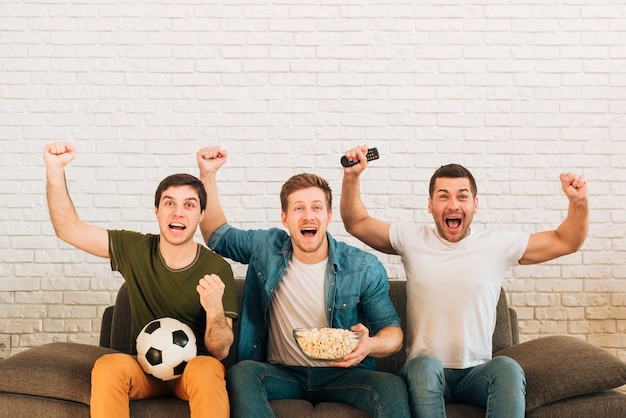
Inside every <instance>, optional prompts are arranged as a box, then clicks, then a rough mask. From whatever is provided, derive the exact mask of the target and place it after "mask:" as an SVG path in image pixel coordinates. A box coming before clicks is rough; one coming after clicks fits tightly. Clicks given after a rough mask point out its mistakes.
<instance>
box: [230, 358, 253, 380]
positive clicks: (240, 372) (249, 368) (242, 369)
mask: <svg viewBox="0 0 626 418" xmlns="http://www.w3.org/2000/svg"><path fill="white" fill-rule="evenodd" d="M257 364H258V363H257V362H256V361H252V360H242V361H240V362H238V363H235V364H233V365H232V366H230V368H229V369H228V370H227V371H226V380H227V381H245V380H249V379H253V378H254V377H253V376H258V372H257Z"/></svg>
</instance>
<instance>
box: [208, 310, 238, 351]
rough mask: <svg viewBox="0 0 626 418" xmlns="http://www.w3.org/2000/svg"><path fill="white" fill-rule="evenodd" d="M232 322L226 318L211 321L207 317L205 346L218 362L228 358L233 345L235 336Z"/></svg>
mask: <svg viewBox="0 0 626 418" xmlns="http://www.w3.org/2000/svg"><path fill="white" fill-rule="evenodd" d="M231 321H232V320H231V319H229V318H226V317H221V318H214V319H210V318H209V317H207V325H206V331H205V334H204V345H205V346H206V348H207V350H209V353H210V354H211V355H212V356H213V357H215V358H216V359H218V360H223V359H224V358H226V356H228V353H229V352H230V347H231V346H232V345H233V341H234V338H235V337H234V335H233V330H232V327H231V325H230V324H231V323H232V322H231Z"/></svg>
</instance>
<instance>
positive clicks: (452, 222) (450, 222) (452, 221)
mask: <svg viewBox="0 0 626 418" xmlns="http://www.w3.org/2000/svg"><path fill="white" fill-rule="evenodd" d="M446 226H447V227H448V228H450V229H459V227H460V226H461V218H446Z"/></svg>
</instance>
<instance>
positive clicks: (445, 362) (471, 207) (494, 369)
mask: <svg viewBox="0 0 626 418" xmlns="http://www.w3.org/2000/svg"><path fill="white" fill-rule="evenodd" d="M367 149H368V148H367V146H366V145H364V146H361V147H356V148H352V149H350V150H348V151H346V153H345V155H346V158H348V159H349V160H352V161H360V163H358V164H356V165H354V166H352V167H347V168H344V176H343V187H342V194H341V204H340V208H341V217H342V218H343V222H344V225H345V227H346V230H347V231H348V232H349V233H351V234H352V235H354V236H355V237H357V238H358V239H360V240H361V241H363V242H364V243H365V244H367V245H369V246H371V247H373V248H375V249H377V250H378V251H381V252H384V253H387V254H397V255H399V256H400V257H401V259H402V262H403V264H404V268H405V271H406V276H407V298H408V303H407V362H406V364H405V365H404V367H403V368H402V370H401V372H400V373H401V375H402V377H403V378H404V379H405V380H406V382H407V387H408V391H409V401H410V406H411V411H412V415H413V416H416V417H426V418H432V417H445V415H446V414H445V404H446V403H466V404H474V405H479V406H483V407H485V408H486V416H487V417H506V418H515V417H524V414H525V385H526V382H525V377H524V372H523V370H522V369H521V367H520V366H519V364H518V363H517V362H515V361H514V360H513V359H511V358H508V357H504V356H498V357H495V358H492V355H491V353H492V341H491V339H492V335H493V331H494V328H495V322H496V306H497V303H498V298H499V292H500V288H501V286H502V282H503V279H504V275H505V271H506V269H507V268H508V267H510V266H514V265H517V264H535V263H540V262H544V261H547V260H551V259H554V258H557V257H560V256H563V255H566V254H570V253H573V252H575V251H577V250H578V249H579V248H580V246H581V245H582V244H583V242H584V241H585V238H586V236H587V230H588V217H589V211H588V207H587V182H586V180H585V179H584V178H583V177H582V176H579V175H574V174H572V173H563V174H561V176H560V180H561V186H562V189H563V192H564V193H565V196H566V197H567V198H568V199H569V208H568V212H567V217H566V218H565V220H564V221H563V222H562V223H561V224H560V225H559V226H558V228H557V229H556V230H551V231H544V232H538V233H533V234H527V233H522V232H509V231H478V230H474V229H472V228H471V223H472V219H473V217H474V214H475V213H476V211H477V208H478V198H477V197H476V194H477V187H476V181H475V180H474V177H473V176H472V174H471V173H470V172H469V171H468V170H467V169H466V168H465V167H463V166H461V165H458V164H448V165H445V166H442V167H440V168H439V169H438V170H436V171H435V173H434V174H433V176H432V177H431V180H430V188H429V198H428V212H429V213H431V214H432V216H433V219H434V221H435V227H431V226H426V225H418V224H389V223H386V222H383V221H381V220H378V219H375V218H373V217H371V216H369V214H368V212H367V209H366V208H365V206H364V204H363V202H362V200H361V198H360V183H359V177H360V175H361V173H362V172H363V170H365V168H366V167H367V160H366V156H365V153H366V152H367Z"/></svg>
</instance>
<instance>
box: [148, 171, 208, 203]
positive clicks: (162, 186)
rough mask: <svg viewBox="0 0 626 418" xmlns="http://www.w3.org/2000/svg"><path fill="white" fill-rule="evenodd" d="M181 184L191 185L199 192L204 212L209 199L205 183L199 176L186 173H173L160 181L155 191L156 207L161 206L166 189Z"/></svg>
mask: <svg viewBox="0 0 626 418" xmlns="http://www.w3.org/2000/svg"><path fill="white" fill-rule="evenodd" d="M180 186H191V187H192V188H193V189H194V190H195V191H196V192H197V193H198V198H199V199H200V211H201V212H203V211H204V210H205V209H206V199H207V197H206V190H205V189H204V185H203V184H202V182H201V181H200V179H198V178H197V177H195V176H192V175H191V174H185V173H178V174H172V175H169V176H167V177H165V178H164V179H163V180H161V183H159V186H158V187H157V189H156V192H155V193H154V207H155V208H158V207H159V202H160V201H161V195H163V192H164V191H165V190H167V189H169V188H170V187H180Z"/></svg>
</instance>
